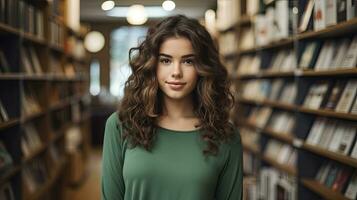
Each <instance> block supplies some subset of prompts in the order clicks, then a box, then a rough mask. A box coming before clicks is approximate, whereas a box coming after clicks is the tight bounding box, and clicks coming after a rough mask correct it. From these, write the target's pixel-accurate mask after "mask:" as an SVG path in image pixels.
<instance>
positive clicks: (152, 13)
mask: <svg viewBox="0 0 357 200" xmlns="http://www.w3.org/2000/svg"><path fill="white" fill-rule="evenodd" d="M129 8H130V7H128V6H115V7H114V8H113V9H111V10H109V11H107V12H106V14H107V15H108V16H110V17H119V18H121V17H127V16H128V12H129ZM145 13H146V14H147V17H148V18H162V17H167V16H169V15H170V14H171V13H170V12H169V11H166V10H164V9H163V8H162V6H145Z"/></svg>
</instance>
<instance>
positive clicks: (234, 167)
mask: <svg viewBox="0 0 357 200" xmlns="http://www.w3.org/2000/svg"><path fill="white" fill-rule="evenodd" d="M235 133H236V137H235V139H234V141H233V143H232V144H230V148H229V150H228V152H227V153H228V154H227V155H226V160H225V164H224V168H223V170H222V172H221V174H220V177H219V180H218V185H217V189H216V200H241V199H243V153H242V143H241V138H240V135H239V132H238V131H235Z"/></svg>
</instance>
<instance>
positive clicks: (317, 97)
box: [307, 83, 328, 109]
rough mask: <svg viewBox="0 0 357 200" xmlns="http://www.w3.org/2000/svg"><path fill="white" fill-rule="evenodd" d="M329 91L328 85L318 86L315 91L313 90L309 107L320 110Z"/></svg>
mask: <svg viewBox="0 0 357 200" xmlns="http://www.w3.org/2000/svg"><path fill="white" fill-rule="evenodd" d="M327 89H328V84H327V83H324V84H319V85H316V88H315V90H313V94H312V97H311V100H310V101H309V102H308V105H307V106H308V107H309V108H312V109H318V108H319V107H320V105H321V103H322V101H323V99H324V97H325V94H326V92H327Z"/></svg>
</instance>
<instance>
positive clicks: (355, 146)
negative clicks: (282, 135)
mask: <svg viewBox="0 0 357 200" xmlns="http://www.w3.org/2000/svg"><path fill="white" fill-rule="evenodd" d="M356 131H357V126H356V124H353V123H351V122H346V121H339V120H334V119H328V118H323V117H319V118H317V119H315V121H314V123H313V125H312V126H311V129H310V131H309V134H308V136H307V138H306V143H308V144H311V145H315V146H318V147H321V148H324V149H327V150H329V151H332V152H336V153H340V154H342V155H346V156H351V157H352V158H355V159H357V141H356V139H355V138H356Z"/></svg>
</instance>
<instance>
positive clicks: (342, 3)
mask: <svg viewBox="0 0 357 200" xmlns="http://www.w3.org/2000/svg"><path fill="white" fill-rule="evenodd" d="M346 6H347V0H337V22H338V23H340V22H343V21H346V19H347V7H346Z"/></svg>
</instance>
